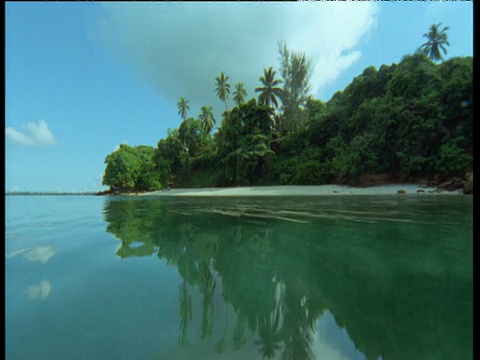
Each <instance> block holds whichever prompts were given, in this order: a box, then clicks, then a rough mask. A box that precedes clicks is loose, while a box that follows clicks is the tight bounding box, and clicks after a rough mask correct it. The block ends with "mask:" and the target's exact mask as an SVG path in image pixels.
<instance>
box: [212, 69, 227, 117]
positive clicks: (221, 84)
mask: <svg viewBox="0 0 480 360" xmlns="http://www.w3.org/2000/svg"><path fill="white" fill-rule="evenodd" d="M215 80H216V82H217V83H216V87H215V93H216V94H217V96H218V98H219V99H220V100H221V101H223V102H224V103H225V111H226V114H227V117H228V106H227V100H228V95H229V94H230V84H229V83H228V82H227V80H228V76H225V73H224V72H223V71H222V72H221V73H220V76H217V77H216V78H215Z"/></svg>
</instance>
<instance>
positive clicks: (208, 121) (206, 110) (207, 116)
mask: <svg viewBox="0 0 480 360" xmlns="http://www.w3.org/2000/svg"><path fill="white" fill-rule="evenodd" d="M201 110H202V113H201V114H200V115H199V116H198V118H199V119H200V120H201V121H202V127H203V129H204V130H205V132H206V133H207V134H210V131H212V129H213V127H214V126H215V124H216V121H215V118H214V117H213V113H212V107H211V106H202V107H201Z"/></svg>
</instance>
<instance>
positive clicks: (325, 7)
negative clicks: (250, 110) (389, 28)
mask: <svg viewBox="0 0 480 360" xmlns="http://www.w3.org/2000/svg"><path fill="white" fill-rule="evenodd" d="M102 5H103V6H104V9H105V15H104V17H102V18H101V19H100V20H99V21H98V22H97V24H96V26H95V28H92V34H94V35H93V36H94V39H95V40H96V41H97V42H98V43H100V44H102V45H103V46H106V47H107V48H108V49H110V51H111V52H112V54H114V55H115V56H118V57H119V58H120V59H123V60H125V61H127V62H128V63H129V64H132V65H133V66H134V68H135V69H136V72H137V75H138V76H139V77H140V78H141V79H142V80H143V81H145V82H147V83H149V84H151V85H153V86H154V87H155V88H156V89H157V90H158V91H159V92H160V93H161V94H162V95H163V96H164V97H165V98H167V99H168V100H169V101H171V102H172V103H173V101H175V104H176V102H177V101H178V99H179V98H180V97H181V96H183V97H186V98H187V99H189V100H190V102H191V105H198V104H209V105H213V107H214V110H217V111H220V110H222V105H221V103H220V101H219V100H218V99H217V98H216V97H215V94H214V84H215V77H216V76H218V75H219V74H220V71H222V70H223V71H225V72H226V74H227V75H229V76H230V79H229V81H230V84H231V86H232V89H234V85H235V83H237V82H243V83H244V84H245V87H246V89H247V91H248V93H249V96H255V93H254V88H255V87H257V86H259V82H258V79H259V77H260V76H261V75H262V74H263V68H268V67H270V66H273V67H274V68H275V69H278V67H279V66H278V65H279V64H278V40H285V41H286V43H287V45H288V47H289V48H290V49H292V50H296V51H302V52H305V53H306V54H307V56H309V57H310V58H312V59H313V60H314V64H315V68H314V73H313V76H312V78H311V83H312V90H313V92H314V93H317V92H318V91H319V90H320V89H321V88H322V86H324V85H325V84H327V83H329V82H331V81H334V80H335V79H336V78H337V77H338V76H339V75H340V73H341V72H342V71H343V70H345V69H347V68H348V67H350V66H351V65H352V64H353V63H354V62H355V61H357V60H358V59H359V58H360V56H361V53H360V51H359V49H358V45H359V42H360V41H361V40H362V38H364V37H365V36H366V35H367V34H368V32H369V31H371V30H372V28H373V27H374V26H375V23H376V17H377V14H378V5H377V4H375V3H374V2H361V3H360V2H348V3H340V2H285V3H279V2H275V3H273V2H272V3H269V2H250V3H248V2H247V3H242V2H232V3H218V2H217V3H191V2H187V3H182V2H180V3H172V2H165V3H103V4H102ZM198 112H199V109H196V108H194V107H193V106H191V113H192V115H197V113H198Z"/></svg>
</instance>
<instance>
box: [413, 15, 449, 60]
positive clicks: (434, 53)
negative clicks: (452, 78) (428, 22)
mask: <svg viewBox="0 0 480 360" xmlns="http://www.w3.org/2000/svg"><path fill="white" fill-rule="evenodd" d="M440 25H442V23H438V24H433V25H432V26H430V29H429V31H428V33H425V34H423V37H425V38H427V39H428V41H427V42H426V43H424V44H422V46H420V51H421V52H422V53H423V54H425V55H427V56H428V57H429V58H430V59H432V60H433V61H438V60H443V58H442V54H441V53H440V49H442V50H443V53H444V54H447V49H446V48H445V45H450V44H449V42H448V40H447V34H446V31H447V30H448V26H444V27H443V29H442V30H440Z"/></svg>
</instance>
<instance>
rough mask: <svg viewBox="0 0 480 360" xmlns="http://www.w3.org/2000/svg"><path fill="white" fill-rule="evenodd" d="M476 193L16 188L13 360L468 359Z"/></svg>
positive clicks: (11, 252)
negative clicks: (204, 194) (128, 192)
mask: <svg viewBox="0 0 480 360" xmlns="http://www.w3.org/2000/svg"><path fill="white" fill-rule="evenodd" d="M472 221H473V220H472V198H471V197H464V196H436V195H426V194H425V195H420V194H419V195H408V196H318V197H268V198H261V197H259V198H244V199H242V198H172V197H169V198H155V197H115V198H113V197H92V196H90V197H87V196H84V197H82V196H75V197H73V196H70V197H67V196H64V197H62V196H48V197H47V196H44V197H35V196H30V197H28V196H27V197H20V196H8V197H6V242H5V251H6V259H5V271H6V273H5V290H6V294H5V300H6V308H5V316H6V322H5V330H6V336H5V339H6V353H5V354H6V358H7V359H292V360H297V359H327V360H337V359H373V360H376V359H384V360H387V359H418V360H422V359H449V360H450V359H472V358H473V353H472V347H473V315H472V312H473V311H472V307H473V305H472V304H473V300H472V298H473V285H472V284H473V281H472V279H473V270H472V268H473V264H472V263H473V261H472V241H473V235H472Z"/></svg>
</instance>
